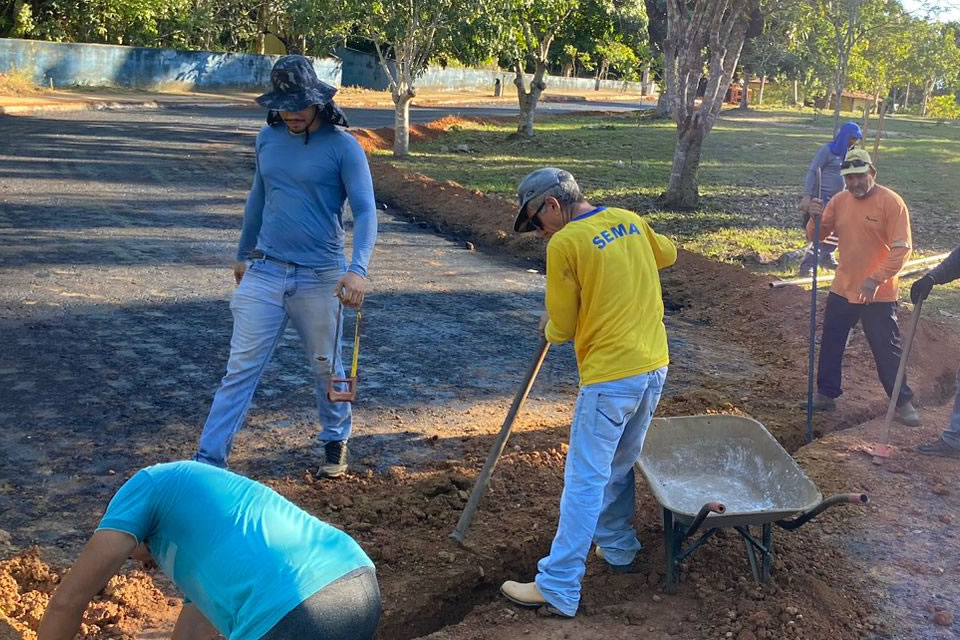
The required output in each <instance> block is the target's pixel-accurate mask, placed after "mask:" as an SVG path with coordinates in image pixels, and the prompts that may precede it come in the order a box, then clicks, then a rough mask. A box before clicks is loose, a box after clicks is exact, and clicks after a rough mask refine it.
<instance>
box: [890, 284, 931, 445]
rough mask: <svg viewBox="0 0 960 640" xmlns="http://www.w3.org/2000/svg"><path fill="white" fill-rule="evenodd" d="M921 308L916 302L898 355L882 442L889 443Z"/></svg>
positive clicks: (919, 302)
mask: <svg viewBox="0 0 960 640" xmlns="http://www.w3.org/2000/svg"><path fill="white" fill-rule="evenodd" d="M922 306H923V300H917V304H915V305H914V306H913V317H912V318H910V329H908V330H907V340H906V344H904V345H903V350H902V351H901V353H900V366H899V367H897V377H896V379H895V380H894V381H893V393H891V394H890V404H889V405H887V417H886V418H884V421H883V442H882V443H881V444H889V443H890V424H891V423H892V422H893V414H894V413H896V411H897V400H899V399H900V387H902V386H903V379H904V377H906V373H907V359H908V358H909V357H910V347H912V346H913V336H914V335H916V333H917V325H918V324H920V308H921V307H922Z"/></svg>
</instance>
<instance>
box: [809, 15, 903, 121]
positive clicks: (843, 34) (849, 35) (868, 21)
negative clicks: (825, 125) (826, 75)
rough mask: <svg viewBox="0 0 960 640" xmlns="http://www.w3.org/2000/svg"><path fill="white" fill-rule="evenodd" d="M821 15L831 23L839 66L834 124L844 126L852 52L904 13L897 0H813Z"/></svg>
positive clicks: (825, 20)
mask: <svg viewBox="0 0 960 640" xmlns="http://www.w3.org/2000/svg"><path fill="white" fill-rule="evenodd" d="M811 3H812V6H813V7H814V8H815V9H816V11H817V13H818V14H819V16H818V17H819V18H821V19H822V20H823V21H824V22H825V23H826V24H827V25H829V27H828V28H829V36H830V40H831V46H832V48H833V51H832V53H833V55H834V56H835V67H834V77H833V94H834V110H833V127H834V130H836V129H838V128H839V127H840V108H841V103H842V99H841V98H842V96H843V91H844V89H845V88H846V82H847V72H848V70H849V67H850V55H851V52H852V51H853V48H854V46H855V45H856V44H857V43H858V42H860V41H861V40H862V39H863V38H865V37H866V36H868V35H877V34H878V33H879V32H880V31H882V30H884V29H891V28H894V27H895V25H896V23H897V22H898V20H899V19H900V17H901V16H902V14H903V9H902V7H901V6H900V4H899V2H898V1H897V0H811Z"/></svg>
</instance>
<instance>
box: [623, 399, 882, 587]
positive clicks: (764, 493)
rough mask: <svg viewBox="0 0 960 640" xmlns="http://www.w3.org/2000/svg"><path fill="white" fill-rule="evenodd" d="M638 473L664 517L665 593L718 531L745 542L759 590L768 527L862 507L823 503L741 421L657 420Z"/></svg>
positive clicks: (766, 573) (835, 499) (762, 435)
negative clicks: (728, 531) (832, 510)
mask: <svg viewBox="0 0 960 640" xmlns="http://www.w3.org/2000/svg"><path fill="white" fill-rule="evenodd" d="M636 467H637V469H638V470H639V471H640V473H642V474H643V476H644V477H645V478H646V480H647V484H649V485H650V490H651V491H652V492H653V495H654V497H655V498H656V499H657V502H659V503H660V506H661V507H662V509H663V535H664V547H665V548H666V559H667V575H666V580H665V583H666V591H667V593H674V592H675V591H676V583H677V576H678V574H679V568H680V564H681V563H682V562H683V561H684V560H685V559H686V558H687V557H688V556H690V554H692V553H693V552H694V551H696V550H697V549H698V548H699V547H700V546H701V545H702V544H703V543H704V542H706V541H707V540H708V539H709V538H710V537H712V536H713V535H714V534H715V533H716V532H717V531H718V530H720V529H721V528H723V527H729V528H732V529H734V530H735V531H736V532H737V533H739V534H740V535H741V536H743V540H744V546H745V547H746V553H747V561H748V562H749V565H750V570H751V572H752V573H753V577H754V579H755V580H756V581H757V582H765V581H766V580H767V578H769V577H770V560H771V557H772V555H773V545H772V539H773V525H777V526H778V527H780V528H783V529H788V530H790V529H796V528H797V527H800V526H802V525H804V524H806V523H807V522H809V521H810V520H812V519H813V518H815V517H816V516H817V515H818V514H820V513H822V512H823V511H824V510H825V509H828V508H830V507H832V506H834V505H836V504H866V503H867V501H868V498H867V496H866V495H865V494H862V493H842V494H837V495H834V496H831V497H829V498H827V499H824V498H823V496H822V495H821V494H820V491H819V490H818V489H817V487H816V485H815V484H814V483H813V482H812V481H811V480H810V478H808V477H807V475H806V474H805V473H804V472H803V470H802V469H801V468H800V467H799V465H797V463H796V461H794V459H793V458H792V457H791V456H790V454H789V453H787V452H786V450H785V449H784V448H783V447H781V446H780V443H778V442H777V441H776V440H775V439H774V438H773V436H771V435H770V433H769V432H768V431H767V430H766V429H765V428H764V426H763V425H762V424H760V423H759V422H757V421H756V420H752V419H750V418H745V417H740V416H726V415H710V416H683V417H676V418H655V419H654V420H652V421H651V424H650V428H649V430H648V431H647V435H646V439H645V440H644V443H643V450H642V452H641V453H640V458H639V459H638V460H637V463H636ZM751 527H754V529H751ZM758 531H759V537H758V536H757V533H758ZM698 533H699V536H698V537H696V539H694V540H692V542H690V544H689V545H687V546H686V548H684V544H685V543H686V542H687V541H688V540H691V539H692V538H694V536H697V534H698Z"/></svg>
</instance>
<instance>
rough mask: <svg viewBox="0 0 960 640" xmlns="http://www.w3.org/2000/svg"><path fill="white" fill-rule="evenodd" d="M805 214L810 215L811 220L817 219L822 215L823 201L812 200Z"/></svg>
mask: <svg viewBox="0 0 960 640" xmlns="http://www.w3.org/2000/svg"><path fill="white" fill-rule="evenodd" d="M807 213H809V214H810V217H811V218H819V217H820V216H822V215H823V201H822V200H820V199H819V198H812V199H811V200H810V204H809V205H807Z"/></svg>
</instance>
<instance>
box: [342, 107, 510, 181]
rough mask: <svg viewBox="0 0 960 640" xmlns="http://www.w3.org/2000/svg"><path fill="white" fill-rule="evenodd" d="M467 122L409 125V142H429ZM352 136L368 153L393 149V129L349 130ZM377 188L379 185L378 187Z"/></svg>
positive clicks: (447, 119)
mask: <svg viewBox="0 0 960 640" xmlns="http://www.w3.org/2000/svg"><path fill="white" fill-rule="evenodd" d="M493 121H494V119H492V118H491V119H475V118H474V119H470V120H469V122H493ZM465 122H468V120H465V119H464V118H457V117H454V116H447V117H445V118H441V119H439V120H433V121H432V122H428V123H426V124H412V125H410V140H411V141H412V142H417V141H422V140H431V139H433V138H436V137H438V136H441V135H443V134H444V133H446V132H447V131H448V130H449V129H450V128H451V127H454V126H457V125H459V124H463V123H465ZM350 133H351V134H353V137H355V138H356V139H357V140H359V141H360V144H361V145H363V148H364V149H365V150H366V151H367V152H368V153H369V152H371V151H383V150H387V149H392V148H393V139H394V136H393V128H392V127H381V128H380V129H351V130H350ZM378 186H379V185H378Z"/></svg>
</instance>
